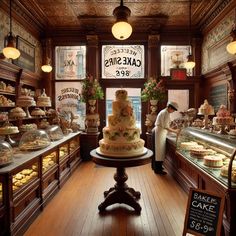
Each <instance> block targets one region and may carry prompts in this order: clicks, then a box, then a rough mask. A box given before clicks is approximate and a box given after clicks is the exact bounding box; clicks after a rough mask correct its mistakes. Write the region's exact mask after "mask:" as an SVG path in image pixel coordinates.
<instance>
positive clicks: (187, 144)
mask: <svg viewBox="0 0 236 236" xmlns="http://www.w3.org/2000/svg"><path fill="white" fill-rule="evenodd" d="M194 148H195V149H202V148H203V146H202V145H199V144H198V143H197V142H194V141H190V142H181V143H180V149H182V150H191V149H194Z"/></svg>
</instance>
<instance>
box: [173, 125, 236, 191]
mask: <svg viewBox="0 0 236 236" xmlns="http://www.w3.org/2000/svg"><path fill="white" fill-rule="evenodd" d="M235 149H236V139H232V138H231V137H230V136H229V135H219V134H215V133H212V132H209V131H207V130H202V129H200V128H192V127H188V128H185V129H182V130H181V132H180V134H179V135H178V138H177V152H179V153H180V154H182V155H183V156H184V157H186V158H187V159H188V160H189V161H191V162H192V163H193V164H195V165H196V166H197V167H199V168H201V169H202V170H204V171H205V172H206V173H208V174H209V175H211V176H212V178H215V180H216V181H219V182H220V183H221V184H223V185H225V186H226V187H228V186H229V183H228V172H227V171H228V168H229V163H230V160H231V159H234V152H235ZM230 187H232V188H236V160H235V161H234V160H233V161H232V179H231V183H230Z"/></svg>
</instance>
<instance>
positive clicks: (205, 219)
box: [183, 189, 224, 236]
mask: <svg viewBox="0 0 236 236" xmlns="http://www.w3.org/2000/svg"><path fill="white" fill-rule="evenodd" d="M223 211H224V197H222V196H218V195H215V194H212V193H209V192H207V191H204V190H199V189H190V192H189V197H188V205H187V210H186V215H185V223H184V231H183V236H184V235H186V233H191V234H194V235H198V236H219V235H220V231H221V227H222V217H223Z"/></svg>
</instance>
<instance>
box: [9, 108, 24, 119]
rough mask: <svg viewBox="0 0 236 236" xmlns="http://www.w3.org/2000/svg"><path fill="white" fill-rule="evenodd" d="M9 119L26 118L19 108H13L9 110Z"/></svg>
mask: <svg viewBox="0 0 236 236" xmlns="http://www.w3.org/2000/svg"><path fill="white" fill-rule="evenodd" d="M9 117H10V118H24V117H26V113H25V112H24V110H23V109H22V108H21V107H15V108H13V109H11V110H10V112H9Z"/></svg>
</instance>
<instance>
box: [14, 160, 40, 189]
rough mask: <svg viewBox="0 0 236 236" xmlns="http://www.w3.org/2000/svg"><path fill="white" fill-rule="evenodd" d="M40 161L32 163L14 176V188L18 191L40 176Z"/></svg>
mask: <svg viewBox="0 0 236 236" xmlns="http://www.w3.org/2000/svg"><path fill="white" fill-rule="evenodd" d="M38 169H39V168H38V163H34V164H32V165H30V166H29V167H28V168H24V169H22V170H21V171H19V172H17V173H16V174H14V175H13V176H12V190H13V193H16V192H17V191H18V190H20V189H21V188H22V187H24V186H25V185H27V184H28V183H30V182H31V181H33V180H35V179H37V178H38V176H39V174H38Z"/></svg>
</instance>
